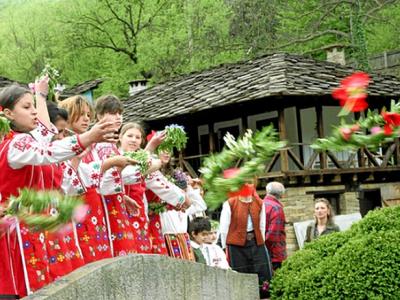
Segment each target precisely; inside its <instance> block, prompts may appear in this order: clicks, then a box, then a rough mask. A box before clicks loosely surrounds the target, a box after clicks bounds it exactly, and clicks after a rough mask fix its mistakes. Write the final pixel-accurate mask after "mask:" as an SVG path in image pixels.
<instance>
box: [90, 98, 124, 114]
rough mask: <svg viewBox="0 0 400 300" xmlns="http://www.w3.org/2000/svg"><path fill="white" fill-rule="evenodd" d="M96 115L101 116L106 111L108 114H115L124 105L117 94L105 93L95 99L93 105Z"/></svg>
mask: <svg viewBox="0 0 400 300" xmlns="http://www.w3.org/2000/svg"><path fill="white" fill-rule="evenodd" d="M94 109H95V112H96V116H99V115H100V116H103V115H105V114H106V113H109V114H117V113H120V114H122V112H123V111H124V105H123V104H122V102H121V100H119V98H118V97H117V96H114V95H105V96H101V97H100V98H97V99H96V105H95V108H94Z"/></svg>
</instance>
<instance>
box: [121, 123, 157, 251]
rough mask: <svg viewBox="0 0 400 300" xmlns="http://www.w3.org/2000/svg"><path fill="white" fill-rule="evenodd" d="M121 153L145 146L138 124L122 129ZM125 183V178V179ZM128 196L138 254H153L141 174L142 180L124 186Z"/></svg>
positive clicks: (128, 124) (142, 133)
mask: <svg viewBox="0 0 400 300" xmlns="http://www.w3.org/2000/svg"><path fill="white" fill-rule="evenodd" d="M119 141H120V149H119V150H120V152H121V153H124V152H134V151H137V150H138V149H140V148H141V147H142V146H143V144H144V130H143V127H142V126H141V125H140V124H138V123H127V124H125V125H124V126H123V127H122V128H121V132H120V138H119ZM123 180H124V181H125V177H124V178H123ZM124 188H125V193H126V196H127V197H129V198H130V199H132V200H131V202H133V201H134V203H135V205H132V206H130V207H129V209H128V214H129V219H130V222H131V223H132V224H133V227H134V229H135V230H134V231H133V239H134V243H135V248H136V249H135V250H136V252H137V253H152V252H151V249H152V248H151V246H152V245H151V240H150V236H149V231H148V230H149V219H148V216H147V199H146V196H145V190H146V183H145V180H144V176H143V175H142V174H140V180H139V181H138V182H137V183H134V184H126V185H125V186H124Z"/></svg>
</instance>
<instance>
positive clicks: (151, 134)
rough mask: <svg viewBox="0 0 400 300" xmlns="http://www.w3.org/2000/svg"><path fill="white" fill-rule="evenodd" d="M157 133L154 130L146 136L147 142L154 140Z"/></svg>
mask: <svg viewBox="0 0 400 300" xmlns="http://www.w3.org/2000/svg"><path fill="white" fill-rule="evenodd" d="M156 133H157V132H156V131H154V130H152V131H151V132H150V133H149V134H148V135H147V136H146V141H148V142H149V141H150V140H151V139H152V138H153V136H154V135H155V134H156Z"/></svg>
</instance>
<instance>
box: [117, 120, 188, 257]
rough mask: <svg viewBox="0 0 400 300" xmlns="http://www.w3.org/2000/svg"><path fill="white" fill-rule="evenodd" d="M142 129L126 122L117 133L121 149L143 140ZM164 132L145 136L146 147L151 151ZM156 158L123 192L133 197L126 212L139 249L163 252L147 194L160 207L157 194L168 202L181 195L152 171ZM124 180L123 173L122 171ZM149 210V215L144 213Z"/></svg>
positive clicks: (136, 145) (157, 222)
mask: <svg viewBox="0 0 400 300" xmlns="http://www.w3.org/2000/svg"><path fill="white" fill-rule="evenodd" d="M143 136H144V130H143V128H142V127H141V125H139V124H137V123H128V124H126V125H125V126H124V127H123V128H122V130H121V135H120V142H121V151H136V150H138V149H139V148H140V146H141V145H142V144H143ZM164 138H165V133H163V132H161V133H159V134H157V135H153V136H151V137H149V138H148V144H147V145H146V148H145V149H146V150H148V151H149V152H153V151H154V149H155V148H156V147H157V146H158V145H159V144H160V143H161V142H162V141H163V140H164ZM156 164H157V163H156V162H155V161H154V159H152V167H150V169H149V171H148V172H149V173H150V174H149V175H147V176H145V177H144V176H141V177H140V178H141V180H140V181H139V182H138V183H136V184H130V185H129V184H125V191H126V193H127V195H128V196H129V197H130V198H132V199H133V200H134V201H136V202H135V203H136V208H135V207H133V208H132V209H130V210H129V211H128V212H129V214H130V218H131V220H132V222H133V225H134V227H135V229H136V231H135V232H134V236H135V239H136V244H137V247H138V252H139V253H143V252H145V253H156V254H164V255H167V249H166V245H165V240H164V237H163V234H162V230H161V222H160V217H159V211H157V210H154V206H152V205H151V207H150V208H148V203H147V199H148V198H147V197H148V196H150V200H151V201H152V202H151V203H153V204H154V203H156V205H160V207H164V204H161V198H160V197H162V198H163V199H168V200H166V201H169V202H170V203H171V205H175V204H177V203H180V202H182V201H184V195H183V193H182V191H180V190H179V189H178V188H177V187H174V186H173V185H172V184H171V183H169V182H168V181H167V180H166V178H165V177H164V176H163V175H162V174H161V173H160V172H159V171H154V169H155V168H156ZM123 180H124V183H125V181H126V174H123ZM148 212H149V215H148Z"/></svg>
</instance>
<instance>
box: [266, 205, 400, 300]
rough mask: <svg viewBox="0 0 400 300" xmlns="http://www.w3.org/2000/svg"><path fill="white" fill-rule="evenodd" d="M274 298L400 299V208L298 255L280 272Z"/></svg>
mask: <svg viewBox="0 0 400 300" xmlns="http://www.w3.org/2000/svg"><path fill="white" fill-rule="evenodd" d="M271 299H400V207H395V208H385V209H380V210H377V211H373V212H370V213H369V214H368V215H367V216H366V217H365V218H364V219H363V220H361V221H360V222H358V223H357V224H355V225H353V226H352V227H351V229H349V230H347V231H345V232H339V233H334V234H331V235H327V236H324V237H321V238H320V239H317V240H315V241H313V242H312V243H309V244H307V245H306V246H305V249H303V250H299V251H297V252H296V253H295V254H294V255H293V256H291V257H289V259H288V260H287V261H285V262H284V264H283V266H282V268H281V269H279V270H278V271H277V272H276V274H275V276H274V278H273V280H272V282H271Z"/></svg>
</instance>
